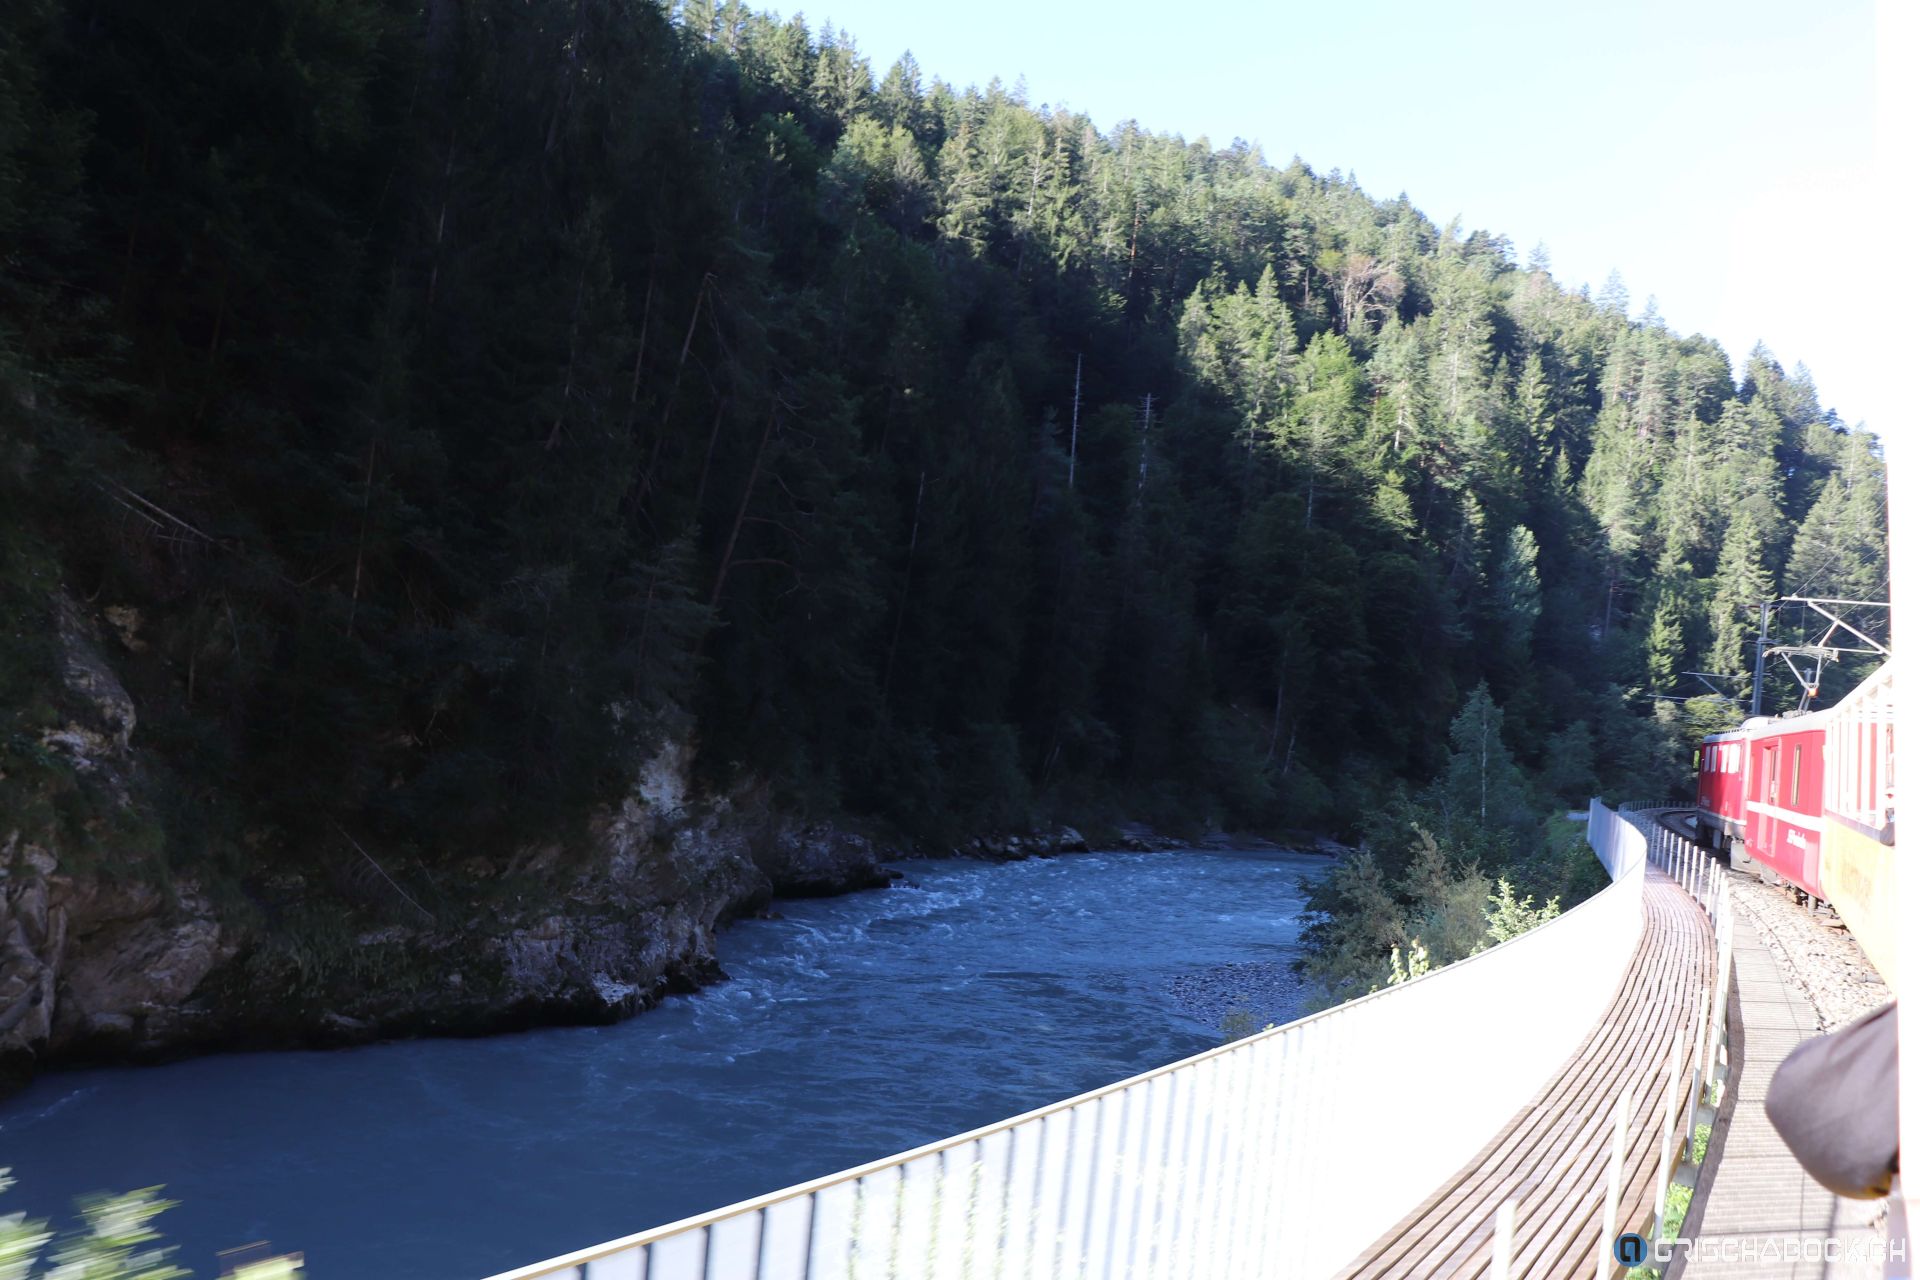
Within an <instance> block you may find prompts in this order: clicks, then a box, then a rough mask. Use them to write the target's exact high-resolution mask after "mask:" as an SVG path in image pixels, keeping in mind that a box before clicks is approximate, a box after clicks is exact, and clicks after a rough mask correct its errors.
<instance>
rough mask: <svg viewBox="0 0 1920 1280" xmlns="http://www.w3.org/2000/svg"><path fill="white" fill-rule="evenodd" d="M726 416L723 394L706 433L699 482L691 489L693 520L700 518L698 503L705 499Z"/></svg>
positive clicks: (725, 403) (725, 402)
mask: <svg viewBox="0 0 1920 1280" xmlns="http://www.w3.org/2000/svg"><path fill="white" fill-rule="evenodd" d="M726 416H727V401H726V398H725V397H724V396H723V397H721V400H720V407H719V408H717V409H715V410H714V411H713V430H711V431H709V432H708V433H707V455H706V457H705V458H703V459H702V460H701V462H700V483H699V484H698V485H697V486H695V488H694V491H693V518H694V519H695V520H698V519H699V518H700V504H701V503H702V502H704V501H706V497H707V473H708V472H709V471H710V470H711V469H712V467H713V450H714V447H715V446H716V445H718V444H719V442H720V424H721V423H722V422H723V421H725V420H726Z"/></svg>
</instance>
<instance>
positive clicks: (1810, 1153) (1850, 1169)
mask: <svg viewBox="0 0 1920 1280" xmlns="http://www.w3.org/2000/svg"><path fill="white" fill-rule="evenodd" d="M1897 1025H1898V1020H1897V1017H1896V1015H1895V1006H1894V1005H1888V1006H1887V1007H1886V1008H1884V1009H1876V1010H1874V1011H1873V1012H1872V1013H1870V1014H1868V1015H1867V1016H1866V1017H1864V1018H1861V1019H1858V1020H1857V1021H1854V1022H1849V1023H1848V1024H1847V1025H1846V1026H1844V1027H1841V1028H1840V1029H1839V1030H1838V1031H1835V1032H1832V1033H1831V1034H1828V1035H1824V1036H1817V1037H1815V1038H1814V1039H1812V1040H1809V1041H1807V1042H1806V1043H1805V1044H1803V1045H1801V1046H1800V1047H1799V1048H1797V1049H1795V1050H1794V1051H1793V1052H1792V1053H1790V1054H1788V1055H1787V1060H1786V1061H1785V1062H1782V1063H1781V1064H1780V1069H1779V1070H1778V1071H1776V1072H1775V1073H1774V1076H1773V1084H1772V1085H1771V1086H1770V1087H1769V1088H1768V1089H1767V1119H1769V1120H1771V1121H1773V1127H1774V1128H1775V1129H1777V1130H1779V1131H1780V1136H1781V1137H1782V1138H1784V1139H1785V1140H1786V1143H1787V1147H1788V1149H1789V1150H1791V1151H1792V1152H1793V1155H1794V1158H1795V1159H1796V1160H1798V1161H1799V1162H1800V1163H1801V1165H1803V1166H1804V1167H1805V1168H1806V1171H1807V1172H1808V1173H1810V1174H1812V1175H1813V1178H1814V1180H1815V1181H1816V1182H1818V1183H1819V1184H1820V1185H1821V1186H1823V1187H1825V1188H1826V1189H1827V1190H1829V1191H1831V1192H1833V1193H1834V1194H1835V1195H1840V1196H1850V1197H1852V1198H1854V1199H1856V1200H1877V1199H1879V1198H1880V1197H1882V1196H1884V1195H1886V1194H1887V1192H1888V1191H1889V1190H1890V1189H1891V1187H1892V1185H1893V1175H1894V1174H1896V1173H1898V1172H1899V1170H1900V1090H1899V1083H1898V1079H1897V1074H1896V1069H1897V1065H1898V1061H1899V1055H1898V1049H1899V1040H1898V1036H1897V1035H1896V1027H1897Z"/></svg>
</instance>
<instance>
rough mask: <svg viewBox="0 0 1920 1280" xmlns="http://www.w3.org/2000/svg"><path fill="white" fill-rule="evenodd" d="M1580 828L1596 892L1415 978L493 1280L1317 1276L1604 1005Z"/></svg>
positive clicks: (1458, 1149)
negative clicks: (1018, 1112) (1008, 1115)
mask: <svg viewBox="0 0 1920 1280" xmlns="http://www.w3.org/2000/svg"><path fill="white" fill-rule="evenodd" d="M1587 838H1588V841H1589V843H1590V844H1591V845H1592V846H1593V849H1594V852H1595V853H1596V855H1598V856H1599V858H1600V860H1601V862H1602V863H1603V864H1604V865H1605V866H1606V867H1607V870H1608V872H1609V874H1610V875H1611V876H1612V878H1613V883H1612V884H1611V885H1610V886H1608V887H1607V888H1606V889H1604V890H1602V891H1601V892H1600V893H1598V894H1596V895H1595V896H1594V897H1592V898H1590V899H1588V900H1587V901H1586V902H1583V903H1581V904H1580V905H1579V906H1577V907H1575V908H1574V909H1573V910H1571V911H1569V912H1567V913H1566V914H1565V915H1563V916H1561V917H1560V918H1558V919H1556V920H1553V921H1551V922H1549V923H1548V924H1546V925H1543V926H1541V927H1540V928H1538V929H1535V930H1533V931H1532V932H1531V933H1528V934H1526V935H1525V936H1523V937H1520V938H1516V939H1514V940H1513V941H1511V942H1508V943H1505V944H1503V945H1501V946H1498V947H1495V948H1493V949H1491V950H1489V951H1484V952H1482V953H1480V954H1479V955H1477V956H1474V957H1472V958H1471V959H1468V960H1463V961H1461V962H1459V963H1458V964H1453V965H1449V966H1447V967H1446V968H1444V969H1440V970H1437V971H1435V972H1433V973H1431V974H1428V975H1427V976H1426V977H1424V978H1420V979H1418V980H1416V981H1413V982H1409V983H1406V984H1403V985H1401V986H1397V987H1392V988H1389V989H1388V990H1385V991H1381V992H1377V993H1375V994H1374V995H1371V996H1367V997H1365V998H1364V999H1360V1000H1354V1001H1351V1002H1349V1003H1347V1004H1344V1005H1341V1006H1340V1007H1338V1008H1336V1009H1331V1010H1328V1011H1327V1012H1325V1013H1322V1014H1317V1015H1315V1016H1313V1017H1310V1018H1303V1019H1301V1020H1299V1021H1297V1022H1293V1023H1289V1024H1288V1025H1287V1026H1284V1027H1279V1028H1276V1029H1274V1030H1272V1031H1267V1032H1263V1033H1261V1034H1259V1035H1255V1036H1252V1037H1249V1038H1248V1039H1246V1040H1242V1041H1239V1042H1238V1043H1236V1044H1233V1045H1231V1046H1228V1047H1225V1048H1222V1049H1216V1050H1213V1051H1211V1052H1208V1053H1203V1054H1199V1055H1197V1056H1196V1057H1193V1058H1189V1059H1186V1060H1185V1061H1183V1062H1178V1063H1174V1064H1173V1065H1171V1066H1168V1067H1164V1068H1162V1069H1160V1070H1158V1071H1154V1072H1149V1073H1148V1074H1146V1075H1142V1076H1137V1077H1135V1078H1134V1079H1132V1080H1125V1081H1122V1082H1120V1083H1118V1084H1114V1085H1110V1086H1108V1087H1106V1088H1104V1089H1098V1090H1095V1091H1093V1092H1092V1093H1088V1094H1083V1095H1082V1096H1080V1097H1078V1098H1073V1099H1069V1100H1068V1101H1065V1102H1060V1103H1056V1104H1054V1105H1053V1106H1049V1107H1044V1108H1041V1109H1040V1110H1038V1111H1034V1112H1030V1113H1028V1114H1026V1115H1024V1116H1018V1117H1015V1118H1013V1119H1010V1120H1006V1121H1003V1122H1001V1123H1000V1124H997V1125H990V1126H988V1127H986V1128H984V1129H979V1130H975V1131H974V1132H972V1133H967V1134H961V1135H959V1136H958V1137H954V1138H950V1139H947V1140H946V1141H944V1142H939V1143H935V1144H933V1145H931V1146H927V1147H922V1148H920V1149H918V1150H915V1151H909V1152H906V1153H904V1154H902V1155H899V1156H895V1157H893V1158H891V1159H888V1160H882V1161H877V1162H875V1163H873V1164H870V1165H865V1166H862V1167H861V1168H858V1169H851V1170H848V1171H846V1172H845V1173H840V1174H835V1175H833V1176H831V1177H827V1178H822V1179H819V1180H817V1181H814V1182H810V1183H804V1184H802V1185H800V1186H797V1187H790V1188H788V1189H786V1190H784V1191H778V1192H774V1193H772V1194H770V1195H765V1196H761V1197H758V1198H756V1199H753V1200H749V1201H744V1202H742V1203H741V1204H738V1205H734V1206H731V1207H729V1208H726V1209H720V1210H716V1211H715V1212H713V1213H709V1214H704V1215H702V1216H700V1217H698V1218H692V1219H688V1220H686V1221H684V1222H679V1223H672V1224H669V1225H667V1226H664V1227H659V1228H656V1229H654V1230H651V1231H646V1232H642V1233H641V1234H639V1235H635V1236H630V1237H627V1238H626V1239H623V1240H616V1241H612V1242H609V1243H608V1244H605V1245H601V1246H599V1247H597V1248H592V1249H585V1250H582V1251H580V1252H579V1253H576V1254H571V1255H568V1256H566V1257H563V1258H555V1259H553V1260H551V1261H549V1262H545V1263H540V1264H537V1265H534V1266H531V1267H524V1268H521V1269H519V1270H516V1271H511V1272H506V1273H503V1274H502V1275H500V1276H497V1277H494V1278H493V1280H532V1278H533V1277H537V1276H541V1277H544V1276H561V1277H573V1278H574V1280H615V1278H618V1280H813V1278H816V1277H821V1278H824V1277H832V1278H833V1280H843V1278H845V1280H866V1278H868V1277H874V1278H878V1277H888V1278H889V1280H892V1278H894V1277H901V1278H905V1277H926V1278H927V1280H947V1278H949V1277H952V1278H958V1277H973V1276H981V1277H986V1276H991V1277H995V1278H996V1280H1053V1278H1054V1277H1085V1278H1086V1280H1122V1278H1126V1280H1132V1278H1135V1277H1139V1278H1142V1280H1144V1278H1145V1277H1156V1278H1158V1277H1192V1278H1193V1280H1216V1278H1218V1277H1238V1276H1245V1277H1255V1276H1258V1277H1263V1278H1264V1277H1320V1276H1325V1275H1327V1274H1329V1273H1331V1272H1332V1271H1334V1270H1337V1269H1338V1268H1339V1267H1340V1266H1341V1265H1342V1264H1344V1263H1345V1262H1347V1261H1348V1260H1349V1259H1351V1258H1352V1257H1353V1256H1354V1255H1355V1254H1356V1253H1358V1252H1359V1250H1361V1249H1362V1248H1364V1247H1365V1246H1366V1245H1367V1244H1369V1243H1370V1242H1372V1241H1373V1240H1374V1239H1375V1238H1377V1237H1378V1236H1379V1235H1380V1233H1381V1232H1383V1231H1384V1230H1386V1229H1387V1228H1388V1227H1390V1226H1392V1225H1393V1223H1394V1222H1396V1221H1398V1220H1399V1219H1400V1218H1401V1217H1402V1216H1403V1215H1404V1214H1405V1213H1407V1211H1409V1210H1410V1209H1412V1208H1413V1207H1414V1206H1416V1205H1417V1204H1419V1202H1420V1201H1421V1200H1423V1199H1424V1198H1425V1197H1426V1196H1427V1195H1428V1194H1429V1193H1430V1192H1431V1191H1432V1190H1433V1189H1434V1188H1435V1187H1436V1186H1437V1185H1439V1183H1440V1182H1441V1181H1442V1180H1443V1179H1445V1178H1446V1176H1447V1175H1448V1174H1450V1173H1452V1172H1453V1171H1455V1170H1456V1169H1458V1168H1460V1167H1461V1166H1462V1165H1464V1164H1465V1163H1466V1162H1467V1161H1468V1160H1470V1159H1471V1158H1472V1157H1473V1155H1474V1154H1475V1153H1476V1152H1477V1151H1479V1150H1480V1148H1481V1147H1482V1146H1484V1145H1485V1144H1486V1143H1487V1141H1488V1140H1489V1139H1491V1138H1492V1137H1493V1136H1494V1135H1495V1134H1496V1133H1498V1132H1499V1130H1500V1129H1501V1127H1502V1126H1504V1125H1505V1124H1506V1122H1507V1120H1508V1119H1509V1118H1511V1117H1512V1116H1513V1114H1514V1113H1515V1112H1516V1111H1517V1110H1519V1108H1520V1107H1521V1106H1523V1105H1524V1104H1525V1103H1526V1102H1527V1100H1528V1099H1530V1098H1531V1097H1532V1096H1533V1095H1534V1094H1535V1093H1536V1092H1537V1091H1538V1090H1539V1088H1540V1087H1541V1086H1542V1085H1543V1084H1544V1083H1546V1081H1547V1080H1548V1079H1549V1078H1550V1077H1551V1076H1552V1075H1553V1073H1554V1072H1555V1071H1557V1070H1558V1069H1559V1067H1560V1066H1561V1064H1562V1063H1564V1062H1565V1061H1566V1059H1567V1058H1568V1057H1569V1056H1570V1055H1571V1054H1572V1053H1573V1052H1574V1050H1575V1049H1577V1048H1578V1047H1579V1045H1580V1043H1581V1042H1582V1040H1584V1039H1585V1037H1586V1036H1587V1034H1588V1033H1589V1032H1590V1031H1591V1030H1592V1029H1593V1027H1594V1025H1595V1023H1597V1022H1598V1021H1599V1020H1600V1018H1601V1016H1602V1014H1603V1013H1604V1012H1605V1010H1606V1008H1607V1006H1608V1005H1609V1004H1610V1003H1611V1002H1612V1000H1613V996H1614V992H1615V990H1616V989H1617V987H1618V985H1619V983H1620V980H1621V978H1622V977H1623V976H1624V974H1625V972H1626V969H1627V966H1628V964H1629V962H1630V961H1631V959H1632V957H1633V954H1634V951H1635V949H1636V948H1637V947H1638V945H1639V942H1640V935H1641V929H1642V927H1643V923H1644V917H1643V914H1642V903H1641V883H1642V879H1643V877H1644V873H1645V867H1646V838H1645V836H1644V835H1642V833H1641V832H1640V831H1639V830H1637V829H1636V828H1635V827H1634V826H1633V825H1632V824H1631V823H1629V822H1627V821H1625V820H1623V819H1622V818H1621V817H1620V816H1619V815H1618V814H1615V813H1613V812H1612V811H1610V810H1608V809H1606V808H1605V807H1604V806H1602V805H1601V804H1600V803H1599V802H1598V801H1595V802H1594V803H1593V806H1592V808H1591V811H1590V816H1589V820H1588V837H1587ZM1516 1028H1519V1029H1520V1034H1518V1035H1516V1034H1515V1029H1516Z"/></svg>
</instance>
